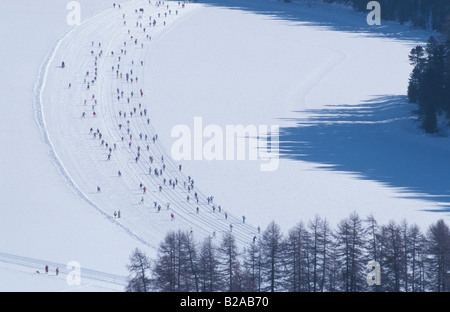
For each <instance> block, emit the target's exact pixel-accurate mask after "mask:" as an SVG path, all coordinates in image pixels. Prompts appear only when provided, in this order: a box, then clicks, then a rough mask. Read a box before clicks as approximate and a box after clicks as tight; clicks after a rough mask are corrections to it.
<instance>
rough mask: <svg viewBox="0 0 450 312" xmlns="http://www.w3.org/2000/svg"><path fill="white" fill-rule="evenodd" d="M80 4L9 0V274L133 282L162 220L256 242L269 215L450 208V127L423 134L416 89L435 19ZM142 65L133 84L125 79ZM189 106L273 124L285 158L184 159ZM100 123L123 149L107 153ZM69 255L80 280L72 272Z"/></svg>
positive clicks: (273, 5) (50, 285)
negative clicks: (135, 254)
mask: <svg viewBox="0 0 450 312" xmlns="http://www.w3.org/2000/svg"><path fill="white" fill-rule="evenodd" d="M153 2H154V1H153ZM79 3H80V5H81V6H80V7H81V18H82V19H81V21H82V23H81V25H80V26H77V27H75V26H69V25H67V23H66V16H67V14H69V12H70V10H67V9H66V4H67V3H65V2H61V1H57V0H45V1H39V3H36V1H31V0H30V1H25V0H21V1H5V3H4V4H2V5H3V6H4V7H3V10H2V11H1V13H0V14H1V15H0V18H1V19H0V23H1V27H0V32H1V37H2V39H3V42H4V44H3V45H2V47H1V48H0V59H1V61H0V62H1V64H0V66H1V68H2V76H1V78H0V79H1V80H0V82H1V83H0V85H1V88H0V92H1V99H2V105H3V107H4V109H3V110H2V114H0V118H1V120H0V124H1V125H2V131H0V142H1V146H2V147H3V148H2V150H1V159H0V163H1V165H0V169H1V180H0V183H1V185H0V186H1V187H0V200H1V205H2V206H1V209H0V231H1V232H0V234H2V235H1V236H2V240H1V241H0V277H1V278H0V290H3V291H12V290H25V291H36V290H37V291H40V290H44V291H45V290H50V291H77V290H82V291H86V290H90V291H105V290H106V291H111V290H112V291H120V290H123V284H124V280H125V276H126V275H127V271H126V268H125V265H126V264H127V262H128V256H129V255H130V253H131V252H132V250H133V249H134V248H136V247H138V248H141V249H142V250H144V251H145V252H147V253H148V254H149V255H154V254H155V250H156V247H157V245H158V244H159V242H160V241H161V239H162V238H163V237H164V235H165V234H166V233H167V231H168V230H176V229H181V230H184V231H189V230H190V229H192V230H193V235H194V236H196V238H198V239H201V238H202V237H204V236H206V235H212V233H213V232H214V231H216V233H217V235H218V237H220V233H221V232H223V231H228V230H229V229H230V227H229V226H230V224H232V225H233V233H235V234H236V237H237V239H238V242H239V244H240V245H241V246H245V244H247V243H249V242H251V239H252V237H253V236H254V235H256V234H257V229H256V227H257V226H261V228H264V227H265V226H266V225H267V223H268V222H270V221H272V220H275V221H276V222H277V223H278V224H280V225H281V227H282V229H283V230H284V231H286V230H287V229H289V228H290V227H291V226H293V225H295V224H296V223H297V222H299V221H301V220H303V221H307V220H309V219H311V218H313V217H314V216H315V215H316V214H317V215H319V216H322V217H324V218H327V219H328V220H329V221H330V223H332V224H335V223H336V222H337V221H339V220H340V219H342V218H344V217H347V216H348V215H349V214H350V213H351V212H353V211H356V212H358V213H359V214H360V215H361V216H362V217H365V216H367V215H368V214H373V215H374V216H375V218H376V219H377V220H378V221H379V222H380V223H385V222H387V221H389V220H391V219H393V220H397V221H400V220H402V219H407V220H408V221H409V222H410V223H417V224H419V225H420V226H422V227H423V228H426V227H427V226H428V225H430V224H431V223H432V222H434V221H436V220H437V219H438V218H444V219H445V220H448V219H449V214H448V205H449V197H448V196H449V192H448V187H447V185H446V184H445V182H446V177H447V176H448V174H449V170H450V168H449V166H448V164H447V161H446V159H448V155H449V154H450V150H449V147H448V146H449V145H448V138H444V137H430V136H426V135H423V134H421V133H420V131H419V130H418V129H417V124H416V123H415V122H414V120H413V118H412V117H413V115H412V114H411V111H412V110H413V109H414V107H413V106H411V105H409V104H408V103H407V100H406V98H405V96H404V94H405V91H406V87H407V81H408V76H409V73H410V71H411V66H410V65H409V63H408V58H407V55H408V53H409V51H410V49H411V48H412V47H414V46H415V45H417V44H419V43H423V42H425V41H426V40H427V38H428V36H429V35H430V33H429V32H425V31H418V30H412V29H410V28H408V27H407V26H399V25H397V24H395V23H387V22H383V24H382V26H377V27H370V26H368V25H367V24H366V19H365V15H364V14H358V13H354V12H353V11H352V10H350V9H349V8H346V7H342V6H330V5H325V4H320V3H316V2H311V1H308V2H301V1H300V2H299V3H293V4H286V3H283V2H281V1H265V0H262V1H255V0H253V1H250V0H243V1H234V0H230V1H225V0H223V1H222V0H218V1H214V2H212V1H206V3H203V4H199V3H189V4H187V5H186V6H185V7H184V8H182V7H181V6H180V5H179V4H178V2H177V1H165V4H164V6H162V5H161V6H155V4H154V3H153V4H151V5H149V4H148V1H147V0H133V1H128V2H124V3H122V4H121V8H120V9H118V8H117V7H116V8H113V6H112V2H111V1H103V0H102V1H95V2H94V1H79ZM308 3H309V5H308ZM166 5H169V9H170V10H171V11H170V14H169V9H167V7H166ZM139 8H144V13H143V14H139V13H136V11H135V10H138V9H139ZM124 14H125V17H124V16H123V15H124ZM158 14H160V16H159V17H158ZM165 14H167V16H165ZM150 17H151V19H150ZM151 20H156V21H157V23H156V25H155V26H149V25H148V23H149V21H151ZM124 21H125V22H126V25H125V24H124ZM136 22H137V23H138V24H137V25H136ZM164 22H166V25H164ZM141 23H142V24H143V26H142V27H141V26H140V24H141ZM144 28H145V31H144ZM128 31H130V33H128ZM147 35H149V36H151V40H150V38H147ZM131 36H133V38H131ZM136 39H137V40H138V41H137V43H136V44H135V41H134V40H136ZM124 42H126V46H125V44H124ZM99 44H101V45H99ZM141 44H143V45H141ZM121 50H126V55H125V54H124V51H121ZM100 51H103V53H102V55H101V56H99V53H100ZM111 51H113V52H114V55H113V54H112V53H111ZM96 56H97V64H95V62H96V59H95V57H96ZM119 56H120V57H121V59H120V61H119V59H118V58H119ZM63 61H64V62H65V64H66V67H65V68H60V65H61V63H62V62H63ZM141 61H142V63H141ZM118 65H119V66H120V68H119V69H118ZM95 67H97V69H98V72H97V80H96V81H95V83H93V84H90V87H89V89H87V83H88V82H89V81H90V80H91V79H93V77H94V68H95ZM112 67H114V69H113V68H112ZM116 70H119V72H120V73H122V74H123V77H122V79H120V78H118V77H117V76H116ZM130 70H133V74H132V75H131V77H133V78H135V77H138V78H139V81H138V82H136V81H134V82H133V83H131V82H127V81H126V78H125V73H127V72H128V73H129V72H130ZM87 71H89V75H87ZM85 79H86V82H85ZM69 83H70V84H71V87H70V88H69ZM117 89H119V90H120V91H124V97H123V98H122V97H120V98H119V99H117V95H118V94H117V91H116V90H117ZM140 89H142V91H143V94H142V96H141V94H140V92H139V91H140ZM131 91H133V92H134V96H133V97H131V96H130V92H131ZM93 95H94V98H93V97H92V96H93ZM119 96H120V92H119ZM127 97H130V103H128V101H127ZM95 100H97V103H95ZM85 101H86V104H85ZM139 104H141V107H139ZM134 108H136V113H134V111H133V109H134ZM144 109H145V110H146V113H144ZM93 111H95V113H96V116H95V117H94V116H93ZM83 112H84V113H86V117H85V118H82V113H83ZM119 112H120V113H121V114H119ZM124 112H126V113H127V114H128V116H127V118H124V117H123V113H124ZM130 112H133V113H134V115H133V117H130ZM141 112H142V116H141V115H140V113H141ZM195 117H201V118H202V122H203V126H204V127H206V126H208V125H217V126H219V127H221V128H222V129H225V127H226V126H227V125H239V124H242V125H244V126H247V125H255V126H260V125H269V126H270V125H279V126H280V148H281V152H280V154H281V155H280V162H279V166H278V169H277V170H275V171H269V172H267V171H261V170H260V164H261V162H260V161H252V160H239V161H225V160H219V161H206V160H203V161H200V160H183V161H179V162H177V161H174V160H173V159H171V146H172V145H173V144H174V143H175V142H176V140H177V138H174V137H172V136H171V134H172V130H173V129H174V127H177V126H179V125H187V126H188V127H190V128H191V129H192V130H194V128H195V126H194V118H195ZM147 118H149V119H150V122H148V121H147ZM127 120H129V121H130V123H129V124H128V123H127ZM119 124H122V127H121V128H119ZM90 128H92V129H93V130H94V132H96V131H97V129H99V130H100V132H101V133H102V135H103V137H102V139H103V140H104V141H105V142H104V143H108V144H109V147H111V148H112V152H111V158H110V160H109V161H108V160H107V159H108V154H109V151H108V148H106V147H105V146H104V145H101V139H99V138H98V136H97V137H96V138H94V137H93V133H90ZM127 128H130V133H128V131H127ZM130 134H131V135H132V138H130ZM140 134H142V139H141V138H140V137H139V135H140ZM145 135H147V140H145ZM155 135H158V139H157V140H156V141H155V142H153V140H152V139H153V137H154V136H155ZM122 137H123V138H124V139H123V141H122ZM204 141H207V139H206V138H205V139H204ZM130 142H131V143H132V144H131V147H130V146H129V143H130ZM113 144H116V148H114V147H113ZM147 145H148V146H149V147H148V150H147ZM138 146H140V148H141V150H140V154H141V156H140V157H139V159H138V161H137V162H136V161H135V157H136V154H137V152H138V150H137V147H138ZM149 156H152V157H153V158H154V161H153V163H150V160H149ZM161 156H163V157H164V161H162V159H161ZM163 164H165V165H166V168H165V170H164V173H163V175H162V176H155V174H154V172H153V170H154V169H155V168H158V170H159V169H161V170H162V166H163ZM179 164H181V165H182V170H181V172H180V170H179V169H178V165H179ZM149 167H152V174H151V175H150V174H149V170H148V169H149ZM119 170H120V171H121V173H122V176H121V177H119V176H118V171H119ZM188 176H191V177H192V178H193V179H194V180H195V187H194V190H193V191H191V192H189V191H188V189H187V188H186V187H187V186H186V187H185V186H184V182H188V178H187V177H188ZM163 178H166V184H164V181H163ZM169 179H170V180H172V181H174V180H175V179H177V181H178V184H177V185H176V186H175V187H171V186H169ZM140 183H142V184H143V185H144V186H145V187H146V188H147V192H146V194H144V192H143V190H142V189H141V188H140V187H139V184H140ZM97 186H101V192H100V193H97V191H96V188H97ZM159 186H161V187H162V189H161V191H160V190H159ZM194 192H198V195H199V203H198V204H197V203H196V201H195V198H194ZM188 195H189V196H190V199H189V201H188V200H187V196H188ZM209 196H214V202H213V204H208V202H207V199H206V198H207V197H209ZM141 198H144V202H143V203H142V204H141V203H140V201H141ZM154 202H157V204H156V206H158V205H160V206H161V210H160V211H159V212H158V210H157V208H155V207H154ZM167 203H170V206H169V207H168V208H167ZM213 205H214V206H215V207H216V211H213V210H212V206H213ZM218 205H220V206H221V212H219V211H218ZM197 206H198V207H199V213H197V212H196V207H197ZM118 210H120V212H121V218H120V219H118V218H115V217H114V215H113V213H114V211H118ZM224 212H227V213H228V218H225V214H224ZM171 213H173V214H174V216H175V220H171V216H170V214H171ZM243 215H245V216H246V222H245V224H244V223H243V222H242V219H241V216H243ZM71 261H76V262H78V263H80V266H81V272H82V284H81V285H74V286H70V285H68V283H67V282H66V277H67V274H68V273H69V272H70V268H66V267H65V266H66V265H67V263H69V262H71ZM44 263H47V264H49V266H50V268H51V269H50V270H51V271H50V272H49V274H43V266H45V265H44ZM56 266H58V267H60V269H61V273H60V274H59V275H58V276H55V275H54V269H55V267H56ZM36 271H39V272H40V274H37V273H36Z"/></svg>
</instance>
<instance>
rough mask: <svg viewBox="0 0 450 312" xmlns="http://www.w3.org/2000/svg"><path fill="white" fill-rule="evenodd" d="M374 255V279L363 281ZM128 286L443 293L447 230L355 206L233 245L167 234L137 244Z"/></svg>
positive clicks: (449, 242) (448, 284)
mask: <svg viewBox="0 0 450 312" xmlns="http://www.w3.org/2000/svg"><path fill="white" fill-rule="evenodd" d="M369 261H377V262H378V263H379V264H380V268H381V275H380V276H381V284H380V285H372V286H371V285H369V283H368V279H367V276H368V273H369V271H370V270H371V269H373V268H372V267H367V264H368V262H369ZM130 263H131V264H130V265H129V266H128V269H129V271H130V273H131V275H130V279H129V284H128V287H127V289H126V290H127V291H139V292H140V291H162V292H179V291H183V292H220V291H233V292H237V291H242V292H244V291H245V292H275V291H276V292H280V291H285V292H325V291H326V292H337V291H341V292H363V291H366V292H369V291H389V292H398V291H403V292H424V291H432V292H444V291H450V229H449V227H448V226H447V225H446V224H445V222H444V221H442V220H440V221H438V222H436V223H435V224H433V225H431V226H430V227H429V229H428V230H427V232H426V233H423V232H422V231H421V230H420V228H419V227H418V226H417V225H409V224H408V223H407V222H406V221H404V222H402V223H401V224H397V223H395V222H390V223H389V224H387V225H381V226H380V225H378V224H377V222H376V220H375V219H374V218H373V217H369V218H367V219H364V220H363V219H361V218H360V217H359V216H358V215H357V214H356V213H354V214H352V215H350V216H349V217H348V218H346V219H344V220H342V221H341V222H339V224H338V225H337V227H336V229H332V228H331V226H330V225H329V223H328V222H327V221H326V220H324V219H321V218H320V217H316V218H315V219H314V220H312V221H309V222H308V223H307V224H304V223H299V224H298V225H297V226H295V227H294V228H292V229H290V230H289V231H288V233H287V234H283V233H282V232H281V230H280V227H279V226H278V225H277V224H276V223H275V222H272V223H270V224H269V225H268V226H267V228H266V229H265V230H264V231H263V232H262V233H261V235H259V236H258V238H257V239H255V240H254V242H253V243H251V244H249V245H248V246H247V247H246V248H245V250H244V251H240V250H239V248H238V245H237V243H236V241H235V238H234V236H233V234H232V233H231V232H227V233H223V237H222V238H220V239H219V238H214V239H213V238H211V237H208V238H205V239H204V240H203V241H202V242H197V241H195V239H194V237H193V235H192V234H188V233H184V232H182V231H178V232H170V233H168V234H167V235H166V237H165V239H164V241H163V242H162V243H161V244H160V248H159V251H158V254H157V257H156V259H154V260H150V259H149V258H147V257H146V256H145V255H144V254H143V253H142V252H141V251H139V250H138V249H136V250H135V251H134V252H133V254H132V255H131V257H130Z"/></svg>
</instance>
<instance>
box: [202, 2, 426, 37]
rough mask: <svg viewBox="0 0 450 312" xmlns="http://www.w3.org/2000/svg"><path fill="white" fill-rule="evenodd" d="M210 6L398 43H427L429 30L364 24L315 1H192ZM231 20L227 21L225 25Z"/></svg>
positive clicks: (360, 15)
mask: <svg viewBox="0 0 450 312" xmlns="http://www.w3.org/2000/svg"><path fill="white" fill-rule="evenodd" d="M194 2H197V3H202V4H206V5H210V6H217V7H224V8H227V9H231V10H241V11H249V12H252V13H256V14H263V15H267V16H269V17H271V18H275V19H280V20H286V21H291V22H300V23H302V24H303V23H307V24H308V25H310V26H318V27H323V29H324V30H336V31H344V32H351V33H359V34H364V36H368V37H382V38H389V39H397V40H412V41H416V42H422V43H423V42H426V41H427V40H428V38H429V37H430V33H431V32H430V31H424V30H421V29H418V28H413V27H407V26H404V25H400V24H399V23H398V22H392V21H384V20H383V21H382V23H381V25H379V26H377V25H374V26H370V25H368V24H367V20H366V18H367V15H368V14H369V12H370V10H367V12H356V11H355V10H354V9H353V8H352V7H351V6H348V7H346V6H343V5H330V4H327V3H322V2H321V1H320V2H314V1H306V0H304V1H300V0H298V1H293V2H291V3H286V2H284V1H282V0H279V1H273V0H199V1H194ZM228 22H230V21H227V22H226V23H228Z"/></svg>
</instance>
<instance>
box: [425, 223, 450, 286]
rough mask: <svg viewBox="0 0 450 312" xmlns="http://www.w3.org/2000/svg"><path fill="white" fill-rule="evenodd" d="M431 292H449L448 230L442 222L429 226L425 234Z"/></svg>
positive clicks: (449, 258)
mask: <svg viewBox="0 0 450 312" xmlns="http://www.w3.org/2000/svg"><path fill="white" fill-rule="evenodd" d="M427 238H428V254H429V255H430V257H429V276H430V277H431V280H432V281H433V282H432V283H431V285H430V286H431V290H432V291H435V292H448V291H450V273H449V272H450V229H449V227H448V226H447V225H446V224H445V223H444V221H443V220H439V221H438V222H436V223H435V224H433V225H431V226H430V228H429V229H428V233H427Z"/></svg>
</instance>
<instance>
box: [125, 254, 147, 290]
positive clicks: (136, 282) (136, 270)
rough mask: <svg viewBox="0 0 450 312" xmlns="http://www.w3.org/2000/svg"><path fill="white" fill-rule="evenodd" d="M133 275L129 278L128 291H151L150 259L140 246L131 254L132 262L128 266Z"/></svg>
mask: <svg viewBox="0 0 450 312" xmlns="http://www.w3.org/2000/svg"><path fill="white" fill-rule="evenodd" d="M126 267H127V269H128V271H130V273H131V276H130V277H129V279H128V285H127V286H126V288H125V290H126V291H127V292H148V291H150V283H151V280H150V277H149V276H150V272H149V271H150V260H149V259H148V258H147V256H146V255H145V254H144V253H143V252H142V251H141V250H139V249H138V248H136V249H135V250H134V251H133V253H132V254H131V256H130V264H128V265H127V266H126Z"/></svg>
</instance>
